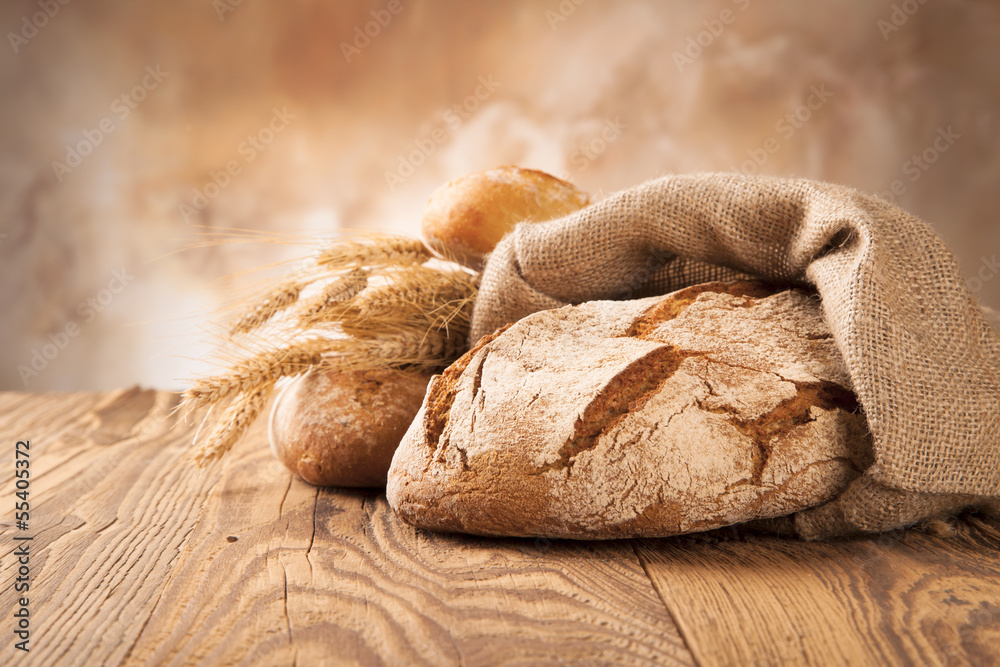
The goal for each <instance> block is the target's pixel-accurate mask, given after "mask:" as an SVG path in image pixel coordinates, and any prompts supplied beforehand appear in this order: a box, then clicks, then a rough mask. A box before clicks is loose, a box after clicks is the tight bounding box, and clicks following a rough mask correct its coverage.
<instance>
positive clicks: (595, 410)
mask: <svg viewBox="0 0 1000 667" xmlns="http://www.w3.org/2000/svg"><path fill="white" fill-rule="evenodd" d="M871 456H872V454H871V441H870V436H869V434H868V430H867V427H866V422H865V418H864V416H863V415H862V414H861V412H860V411H859V409H858V403H857V402H856V400H855V397H854V394H853V393H852V392H851V382H850V378H849V377H848V375H847V371H846V369H845V365H844V363H843V361H842V359H841V356H840V354H839V353H838V351H837V349H836V346H835V343H834V341H833V339H832V338H831V336H830V333H829V331H828V329H827V327H826V325H825V323H824V321H823V319H822V315H821V311H820V308H819V305H818V300H817V297H816V296H815V295H813V294H811V293H808V292H805V291H802V290H800V289H788V288H779V287H773V286H768V285H765V284H763V283H757V282H734V283H709V284H705V285H699V286H695V287H691V288H688V289H685V290H681V291H679V292H675V293H673V294H670V295H668V296H665V297H654V298H650V299H642V300H634V301H618V302H614V301H594V302H588V303H584V304H582V305H579V306H567V307H565V308H559V309H556V310H550V311H543V312H539V313H535V314H534V315H530V316H528V317H526V318H524V319H522V320H520V321H519V322H517V323H515V324H514V325H512V326H510V327H508V328H506V329H505V330H501V331H500V332H497V333H496V334H493V335H491V336H487V337H485V338H484V339H483V340H481V341H480V343H479V344H478V345H477V346H476V347H474V348H473V349H472V350H471V351H470V352H469V353H468V354H466V355H465V356H464V357H462V358H461V359H460V360H459V361H457V362H456V363H455V364H453V365H452V366H451V367H449V368H448V369H447V370H446V371H445V372H444V373H443V374H442V375H439V376H435V377H434V378H432V380H431V383H430V385H429V387H428V392H427V396H426V397H425V398H424V402H423V405H422V407H421V409H420V412H419V413H418V415H417V417H416V419H415V420H414V421H413V423H412V424H411V425H410V428H409V430H408V431H407V433H406V435H405V436H404V438H403V441H402V442H401V444H400V446H399V448H398V449H397V451H396V454H395V456H394V458H393V461H392V466H391V468H390V471H389V479H388V488H387V494H388V498H389V503H390V505H391V506H392V507H393V509H394V510H395V511H396V512H397V513H398V514H399V515H400V516H401V517H402V518H403V519H405V520H406V521H408V522H409V523H411V524H414V525H416V526H419V527H422V528H427V529H431V530H441V531H455V532H464V533H473V534H479V535H511V536H549V537H565V538H580V539H603V538H620V537H630V536H646V537H656V536H666V535H674V534H678V533H686V532H692V531H699V530H707V529H711V528H716V527H719V526H725V525H729V524H734V523H739V522H742V521H746V520H750V519H757V518H767V517H776V516H781V515H786V514H789V513H792V512H795V511H798V510H801V509H805V508H807V507H811V506H814V505H818V504H821V503H823V502H825V501H827V500H830V499H832V498H834V497H835V496H837V495H838V494H840V493H841V492H842V491H843V490H844V489H845V488H846V487H847V485H848V483H849V482H850V481H851V480H852V479H854V478H856V477H857V476H858V475H860V473H861V472H862V471H863V470H864V469H865V468H866V467H867V466H868V465H870V464H871Z"/></svg>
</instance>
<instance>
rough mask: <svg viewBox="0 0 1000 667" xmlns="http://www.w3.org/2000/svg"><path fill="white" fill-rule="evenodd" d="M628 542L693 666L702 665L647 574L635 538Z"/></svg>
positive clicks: (675, 616) (685, 633)
mask: <svg viewBox="0 0 1000 667" xmlns="http://www.w3.org/2000/svg"><path fill="white" fill-rule="evenodd" d="M628 544H629V546H630V547H631V548H632V553H634V554H635V558H636V560H638V561H639V565H640V566H641V567H642V572H643V574H645V575H646V579H647V580H649V585H650V586H652V587H653V591H655V592H656V597H657V598H659V600H660V603H661V604H662V605H663V608H664V609H665V610H666V611H667V616H669V617H670V620H671V621H673V623H674V627H675V628H677V634H679V635H680V636H681V641H683V642H684V648H686V649H687V652H688V655H690V656H691V659H692V660H694V664H695V667H702V661H701V659H700V658H699V657H698V654H697V653H695V651H694V648H693V646H692V644H691V640H690V638H689V637H688V634H687V632H685V631H684V626H683V625H682V624H681V622H680V619H679V618H678V617H677V615H676V614H675V613H674V612H673V610H672V609H671V608H670V605H669V604H667V601H666V599H665V598H664V597H663V594H662V593H661V592H660V588H659V587H658V586H657V585H656V582H655V581H653V577H652V576H651V575H650V574H649V570H648V569H646V561H645V560H643V558H642V555H641V554H640V553H639V550H638V549H636V547H635V540H634V539H632V540H629V541H628Z"/></svg>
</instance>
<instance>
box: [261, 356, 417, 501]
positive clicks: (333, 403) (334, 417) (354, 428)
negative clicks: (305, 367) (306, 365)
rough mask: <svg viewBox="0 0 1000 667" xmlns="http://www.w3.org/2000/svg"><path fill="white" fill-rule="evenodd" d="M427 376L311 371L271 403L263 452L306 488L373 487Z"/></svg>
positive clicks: (381, 480)
mask: <svg viewBox="0 0 1000 667" xmlns="http://www.w3.org/2000/svg"><path fill="white" fill-rule="evenodd" d="M429 379H430V376H429V375H428V374H425V373H417V372H402V371H395V370H389V369H373V370H363V371H350V372H344V371H332V370H328V371H324V370H315V371H311V372H309V373H307V374H305V375H303V376H301V377H299V378H296V379H295V380H293V381H292V382H291V383H290V384H289V385H288V386H286V387H285V388H284V389H283V390H282V391H281V392H280V394H279V395H278V397H277V398H276V399H275V402H274V407H273V409H272V411H271V422H270V426H269V429H270V431H269V435H270V441H271V450H272V451H273V452H274V455H275V456H277V457H278V460H279V461H281V462H282V463H284V464H285V466H286V467H287V468H288V469H289V470H291V471H292V472H294V473H295V474H296V475H298V476H299V477H301V478H302V479H304V480H305V481H307V482H309V483H310V484H315V485H317V486H352V487H381V486H383V485H384V484H385V479H386V472H387V471H388V470H389V463H390V461H391V460H392V454H393V452H395V450H396V447H397V445H399V441H400V439H401V438H402V436H403V433H405V432H406V428H407V426H409V424H410V421H412V419H413V416H414V415H415V414H416V412H417V410H418V409H419V408H420V403H421V401H422V400H423V396H424V390H425V389H426V387H427V382H428V380H429Z"/></svg>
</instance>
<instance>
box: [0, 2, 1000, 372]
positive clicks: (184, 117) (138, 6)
mask: <svg viewBox="0 0 1000 667" xmlns="http://www.w3.org/2000/svg"><path fill="white" fill-rule="evenodd" d="M0 27H2V29H3V32H4V33H5V40H4V43H3V44H0V82H2V86H0V87H2V90H3V102H2V108H0V133H2V144H0V146H2V148H0V150H2V153H0V236H2V238H0V266H2V269H0V270H2V282H0V315H2V320H3V331H4V334H3V345H2V349H0V387H2V388H4V389H24V388H28V389H32V390H45V389H85V388H95V389H98V388H109V387H114V386H122V385H126V384H130V383H134V382H139V383H143V384H146V385H154V386H159V387H178V386H180V381H181V380H182V379H183V378H185V377H187V376H188V375H189V374H190V373H191V372H192V370H193V369H194V368H195V365H196V363H197V361H196V360H197V359H198V358H200V357H203V356H204V355H205V353H206V351H207V349H208V348H207V347H206V346H205V344H204V343H203V342H201V338H200V329H201V322H202V319H203V318H204V317H205V316H206V315H207V314H208V313H210V312H211V311H212V310H213V309H214V308H215V307H217V306H218V305H219V304H220V303H222V301H223V300H224V298H225V296H226V294H227V291H228V290H229V289H230V288H231V287H232V285H233V284H234V281H238V280H239V278H238V277H236V278H234V277H233V276H234V274H237V273H238V272H240V271H243V270H245V269H249V268H252V267H255V266H259V265H262V264H267V263H271V262H275V261H279V260H287V259H289V258H291V257H294V256H298V255H301V254H303V253H304V249H303V248H300V247H294V246H288V245H280V244H277V245H276V244H255V243H239V244H229V245H221V246H220V245H211V246H206V247H201V248H196V249H189V250H184V251H181V252H175V251H177V250H179V249H181V248H183V247H184V246H187V245H190V244H192V243H196V242H197V241H198V240H199V233H200V232H204V231H205V230H206V229H209V230H213V229H214V230H222V229H226V228H240V229H253V230H268V231H274V232H280V233H305V234H310V235H319V234H324V233H330V232H333V231H335V230H337V229H341V228H359V227H361V228H381V229H390V230H399V231H405V232H410V233H415V232H416V231H417V226H418V221H419V217H420V213H421V210H422V207H423V203H424V201H425V200H426V198H427V196H428V195H429V194H430V193H431V191H432V190H433V189H434V188H435V187H437V186H438V185H439V184H441V183H443V182H444V181H446V180H448V179H450V178H452V177H455V176H458V175H461V174H464V173H466V172H470V171H474V170H480V169H485V168H489V167H492V166H497V165H501V164H508V163H514V164H519V165H523V166H530V167H535V168H540V169H544V170H547V171H550V172H553V173H556V174H560V175H563V176H564V177H566V178H569V179H571V180H573V181H574V182H576V183H577V184H578V185H579V186H581V187H583V188H585V189H588V190H590V191H591V192H592V193H593V194H594V195H595V196H600V195H601V194H607V193H609V192H612V191H614V190H617V189H620V188H624V187H626V186H629V185H631V184H634V183H636V182H639V181H642V180H645V179H648V178H651V177H655V176H658V175H661V174H664V173H667V172H680V171H701V170H732V169H735V170H745V171H756V172H761V173H769V174H780V175H794V176H803V177H810V178H817V179H825V180H832V181H838V182H842V183H846V184H850V185H852V186H855V187H858V188H860V189H862V190H866V191H869V192H877V193H883V196H884V197H886V198H889V199H893V200H895V201H896V202H898V203H899V204H900V205H901V206H903V207H904V208H906V209H908V210H910V211H912V212H914V213H916V214H917V215H919V216H921V217H922V218H923V219H925V220H926V221H928V222H929V223H931V224H932V225H934V227H935V228H937V230H938V231H939V232H940V234H941V235H942V236H943V237H944V238H945V240H946V241H947V242H948V243H950V244H951V246H952V247H953V248H954V250H955V252H956V253H957V255H958V256H959V259H960V262H961V265H962V267H963V270H964V271H965V272H966V275H967V276H968V277H969V279H970V284H971V285H972V287H973V288H974V289H975V290H976V291H977V294H978V296H979V297H980V298H981V299H982V300H983V301H984V302H985V303H987V304H990V305H992V306H994V307H997V306H1000V276H998V275H997V274H998V272H1000V265H998V263H997V256H1000V225H998V224H997V223H998V216H1000V195H998V188H997V184H998V182H1000V120H998V111H997V110H998V108H1000V68H997V66H996V63H998V62H1000V5H998V4H997V3H995V2H992V1H986V0H983V1H973V0H968V1H964V0H928V1H926V2H921V1H918V0H877V1H872V0H839V1H827V2H799V1H794V0H788V1H783V2H765V1H763V0H713V1H710V2H687V1H681V0H677V1H673V2H654V1H641V0H633V1H631V2H629V1H616V2H610V1H604V0H561V1H560V0H548V1H546V0H532V1H528V0H521V1H517V2H468V1H467V2H458V1H457V0H456V1H452V2H433V3H432V2H427V1H421V0H412V1H411V0H376V1H374V2H327V1H321V0H291V1H287V2H280V3H279V2H260V1H254V0H242V1H241V0H214V1H213V0H178V1H175V2H158V3H147V2H143V3H139V2H126V1H125V0H103V1H95V0H91V1H88V2H85V1H84V0H34V1H28V0H25V1H19V2H13V1H12V2H5V3H4V4H3V6H2V9H0Z"/></svg>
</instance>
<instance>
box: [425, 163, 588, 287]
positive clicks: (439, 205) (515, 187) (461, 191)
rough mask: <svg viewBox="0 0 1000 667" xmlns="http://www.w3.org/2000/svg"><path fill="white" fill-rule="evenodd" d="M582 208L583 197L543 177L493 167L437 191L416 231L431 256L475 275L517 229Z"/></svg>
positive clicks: (538, 173) (585, 201)
mask: <svg viewBox="0 0 1000 667" xmlns="http://www.w3.org/2000/svg"><path fill="white" fill-rule="evenodd" d="M588 203H590V197H589V196H588V195H587V193H585V192H581V191H580V190H577V189H576V187H574V186H573V185H572V184H571V183H567V182H566V181H563V180H561V179H558V178H556V177H555V176H551V175H549V174H546V173H545V172H544V171H536V170H534V169H521V168H520V167H499V168H497V169H491V170H489V171H484V172H480V173H477V174H470V175H468V176H463V177H461V178H456V179H455V180H452V181H449V182H448V183H446V184H445V185H443V186H441V187H440V188H438V189H437V190H436V191H435V192H434V194H432V195H431V197H430V199H429V200H428V202H427V208H426V209H425V210H424V217H423V219H422V221H421V225H420V228H421V233H422V236H423V240H424V243H426V244H427V247H429V248H430V249H431V250H433V251H434V252H435V253H436V254H438V255H439V256H442V257H446V258H449V259H455V260H456V261H458V262H460V263H462V264H464V265H465V266H468V267H470V268H473V269H476V270H477V271H478V270H479V269H481V268H482V265H483V257H484V256H485V255H486V254H488V253H489V252H490V251H491V250H493V248H494V246H496V244H497V243H498V242H499V241H500V239H502V238H503V236H504V234H506V233H507V232H509V231H510V230H512V229H513V228H514V225H516V224H517V223H519V222H524V221H531V222H541V221H543V220H551V219H553V218H559V217H562V216H564V215H568V214H570V213H572V212H573V211H577V210H579V209H581V208H583V207H584V206H586V205H587V204H588Z"/></svg>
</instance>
